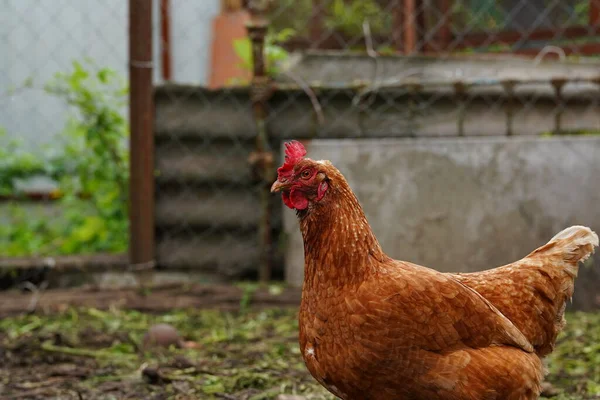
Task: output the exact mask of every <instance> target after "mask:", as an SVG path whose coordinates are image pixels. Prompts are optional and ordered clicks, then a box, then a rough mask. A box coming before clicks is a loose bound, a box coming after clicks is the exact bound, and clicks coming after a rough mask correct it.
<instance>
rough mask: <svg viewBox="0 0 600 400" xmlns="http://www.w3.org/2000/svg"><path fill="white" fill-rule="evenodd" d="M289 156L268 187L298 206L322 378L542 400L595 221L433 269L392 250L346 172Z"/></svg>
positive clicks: (309, 351)
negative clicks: (468, 262) (520, 248)
mask: <svg viewBox="0 0 600 400" xmlns="http://www.w3.org/2000/svg"><path fill="white" fill-rule="evenodd" d="M294 146H296V145H294ZM298 148H300V147H298ZM302 149H303V148H302ZM288 150H289V149H288ZM289 154H291V155H290V157H289V160H290V161H289V162H288V161H286V163H287V164H284V166H283V167H282V168H280V170H279V178H278V181H277V182H276V183H275V184H274V185H273V188H274V189H281V190H283V191H284V201H285V202H286V204H287V205H288V206H291V207H293V208H295V209H296V210H297V213H298V217H299V221H300V229H301V231H302V235H303V240H304V254H305V278H304V286H303V291H302V303H301V308H300V316H299V318H300V349H301V351H302V355H303V357H304V360H305V363H306V365H307V367H308V369H309V371H310V372H311V374H312V375H313V376H314V377H315V378H316V379H317V380H318V381H319V382H320V383H321V384H322V385H323V386H324V387H326V388H327V389H328V390H330V391H331V392H332V393H334V394H335V395H337V396H339V397H341V398H343V399H365V400H366V399H381V400H385V399H397V400H403V399H431V400H463V399H464V400H471V399H472V400H501V399H506V400H512V399H514V400H529V399H536V398H538V396H539V393H540V383H541V380H542V377H543V369H542V362H541V360H540V357H541V356H543V355H545V354H547V353H548V352H550V351H551V349H552V348H553V345H554V341H555V339H556V334H557V333H558V331H559V330H560V329H561V328H562V325H563V324H564V323H563V312H564V304H565V301H566V300H567V299H568V298H570V297H571V295H572V293H573V280H574V277H575V275H576V272H577V264H578V262H579V261H580V260H582V259H585V258H586V257H587V256H588V255H589V254H590V253H591V252H592V251H593V248H594V246H595V245H597V244H598V237H597V236H596V235H595V234H594V233H593V232H592V231H591V230H589V229H588V228H584V227H572V228H569V229H567V230H565V231H563V232H561V233H560V234H559V235H557V237H555V238H554V239H553V240H551V241H550V242H549V243H548V244H547V245H545V246H543V247H541V248H540V249H538V250H536V251H535V252H533V253H532V254H530V255H529V256H528V257H526V258H525V259H523V260H520V261H518V262H516V263H514V264H510V265H508V266H505V267H501V268H497V269H493V270H489V271H484V272H481V273H475V274H444V273H440V272H437V271H435V270H432V269H429V268H425V267H421V266H418V265H414V264H411V263H407V262H402V261H397V260H393V259H391V258H390V257H388V256H387V255H386V254H385V253H384V252H383V250H382V249H381V247H380V245H379V243H378V241H377V239H376V238H375V235H374V234H373V232H372V231H371V228H370V227H369V224H368V222H367V220H366V217H365V215H364V213H363V211H362V208H361V206H360V204H359V202H358V200H357V199H356V197H355V195H354V194H353V193H352V191H351V189H350V188H349V186H348V184H347V182H346V180H345V179H344V177H343V176H342V174H341V173H340V172H339V171H338V170H337V169H335V168H334V167H333V166H332V165H331V164H330V163H328V162H320V161H313V160H310V159H304V158H301V157H295V159H294V157H292V156H294V153H292V152H290V153H289ZM304 154H305V153H304ZM304 154H302V157H303V156H304ZM291 161H294V162H293V163H292V162H291ZM290 167H291V168H290ZM286 168H287V169H286ZM307 171H308V172H307Z"/></svg>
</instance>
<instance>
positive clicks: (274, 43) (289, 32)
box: [233, 28, 296, 76]
mask: <svg viewBox="0 0 600 400" xmlns="http://www.w3.org/2000/svg"><path fill="white" fill-rule="evenodd" d="M295 33H296V32H295V31H294V30H293V29H291V28H287V29H283V30H281V31H279V32H277V33H272V32H270V33H269V34H268V35H267V37H266V38H265V59H266V60H265V61H266V70H267V71H266V72H267V74H268V75H269V76H274V75H277V74H278V73H279V71H280V69H281V65H282V63H284V62H285V61H286V60H287V59H288V57H289V53H288V52H287V50H286V49H285V48H283V46H282V43H285V42H286V41H287V40H289V39H290V38H291V37H293V36H294V35H295ZM233 49H234V51H235V54H236V55H237V56H238V57H239V59H240V60H241V66H242V68H244V69H248V70H250V71H251V70H252V69H253V65H254V64H253V59H252V42H251V41H250V39H249V38H247V37H245V38H242V39H236V40H234V41H233Z"/></svg>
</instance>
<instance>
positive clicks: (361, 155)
mask: <svg viewBox="0 0 600 400" xmlns="http://www.w3.org/2000/svg"><path fill="white" fill-rule="evenodd" d="M307 149H308V156H309V157H311V158H313V159H328V160H330V161H331V162H333V164H334V165H335V166H336V167H337V168H338V169H340V171H341V172H342V173H343V174H344V176H345V177H346V178H347V179H348V181H349V183H350V185H351V186H352V188H353V190H354V191H355V193H356V195H357V196H358V198H359V200H360V201H361V203H362V205H363V207H364V209H365V212H366V214H367V217H368V219H369V221H370V223H371V225H372V228H373V230H374V232H375V234H376V235H377V237H378V239H379V240H380V242H381V244H382V246H383V248H384V250H385V251H386V252H388V254H389V255H390V256H392V257H394V258H398V259H402V260H407V261H411V262H415V263H418V264H421V265H425V266H428V267H431V268H435V269H438V270H440V271H477V270H482V269H488V268H492V267H495V266H499V265H502V264H506V263H509V262H512V261H515V260H517V259H519V258H521V257H523V256H525V255H527V254H528V253H529V252H530V251H532V250H533V249H535V248H536V247H538V246H540V245H542V244H543V243H545V242H547V241H548V240H549V239H550V238H551V237H552V236H553V235H554V234H555V233H556V232H558V231H560V230H561V229H563V228H565V227H567V226H570V225H574V224H583V225H588V226H590V227H592V229H594V230H596V231H597V232H600V190H599V189H598V184H599V183H600V156H598V155H599V154H600V137H587V138H466V139H450V138H449V139H445V138H444V139H441V138H440V139H433V140H432V139H430V140H427V139H389V140H370V139H366V140H313V141H309V142H308V145H307ZM284 208H285V207H284ZM283 220H284V231H285V235H286V241H285V242H286V243H287V244H286V250H285V252H286V274H287V280H288V282H291V283H292V284H296V285H298V284H301V280H302V272H303V249H302V238H301V235H300V233H299V230H298V223H297V220H296V216H295V213H294V212H293V211H291V210H288V209H287V208H285V211H284V217H283ZM596 258H597V260H596V264H597V267H598V268H595V269H592V268H584V270H583V271H582V272H581V275H580V280H579V281H578V285H577V290H576V298H575V301H576V302H578V304H579V305H580V307H584V306H589V305H591V304H594V303H595V304H596V305H600V299H598V298H597V295H596V292H597V289H596V288H597V286H598V284H600V262H598V261H600V257H596Z"/></svg>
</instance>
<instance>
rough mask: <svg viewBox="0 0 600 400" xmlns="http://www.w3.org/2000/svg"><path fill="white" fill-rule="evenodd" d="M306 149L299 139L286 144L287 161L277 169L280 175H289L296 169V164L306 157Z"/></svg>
mask: <svg viewBox="0 0 600 400" xmlns="http://www.w3.org/2000/svg"><path fill="white" fill-rule="evenodd" d="M305 155H306V149H305V148H304V146H303V145H302V143H300V142H298V141H297V140H292V141H291V142H287V143H286V144H285V162H284V163H283V165H282V166H281V167H279V168H278V169H277V175H278V176H286V175H289V174H290V172H292V170H293V169H294V165H296V163H297V162H298V161H300V160H302V159H303V158H304V156H305Z"/></svg>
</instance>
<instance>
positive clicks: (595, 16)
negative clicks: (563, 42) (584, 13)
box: [589, 0, 600, 29]
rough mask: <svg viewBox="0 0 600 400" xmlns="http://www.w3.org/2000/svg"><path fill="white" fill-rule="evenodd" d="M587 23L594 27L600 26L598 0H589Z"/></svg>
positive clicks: (599, 4)
mask: <svg viewBox="0 0 600 400" xmlns="http://www.w3.org/2000/svg"><path fill="white" fill-rule="evenodd" d="M589 24H590V25H591V26H592V27H594V28H596V29H599V28H600V0H590V10H589Z"/></svg>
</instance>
